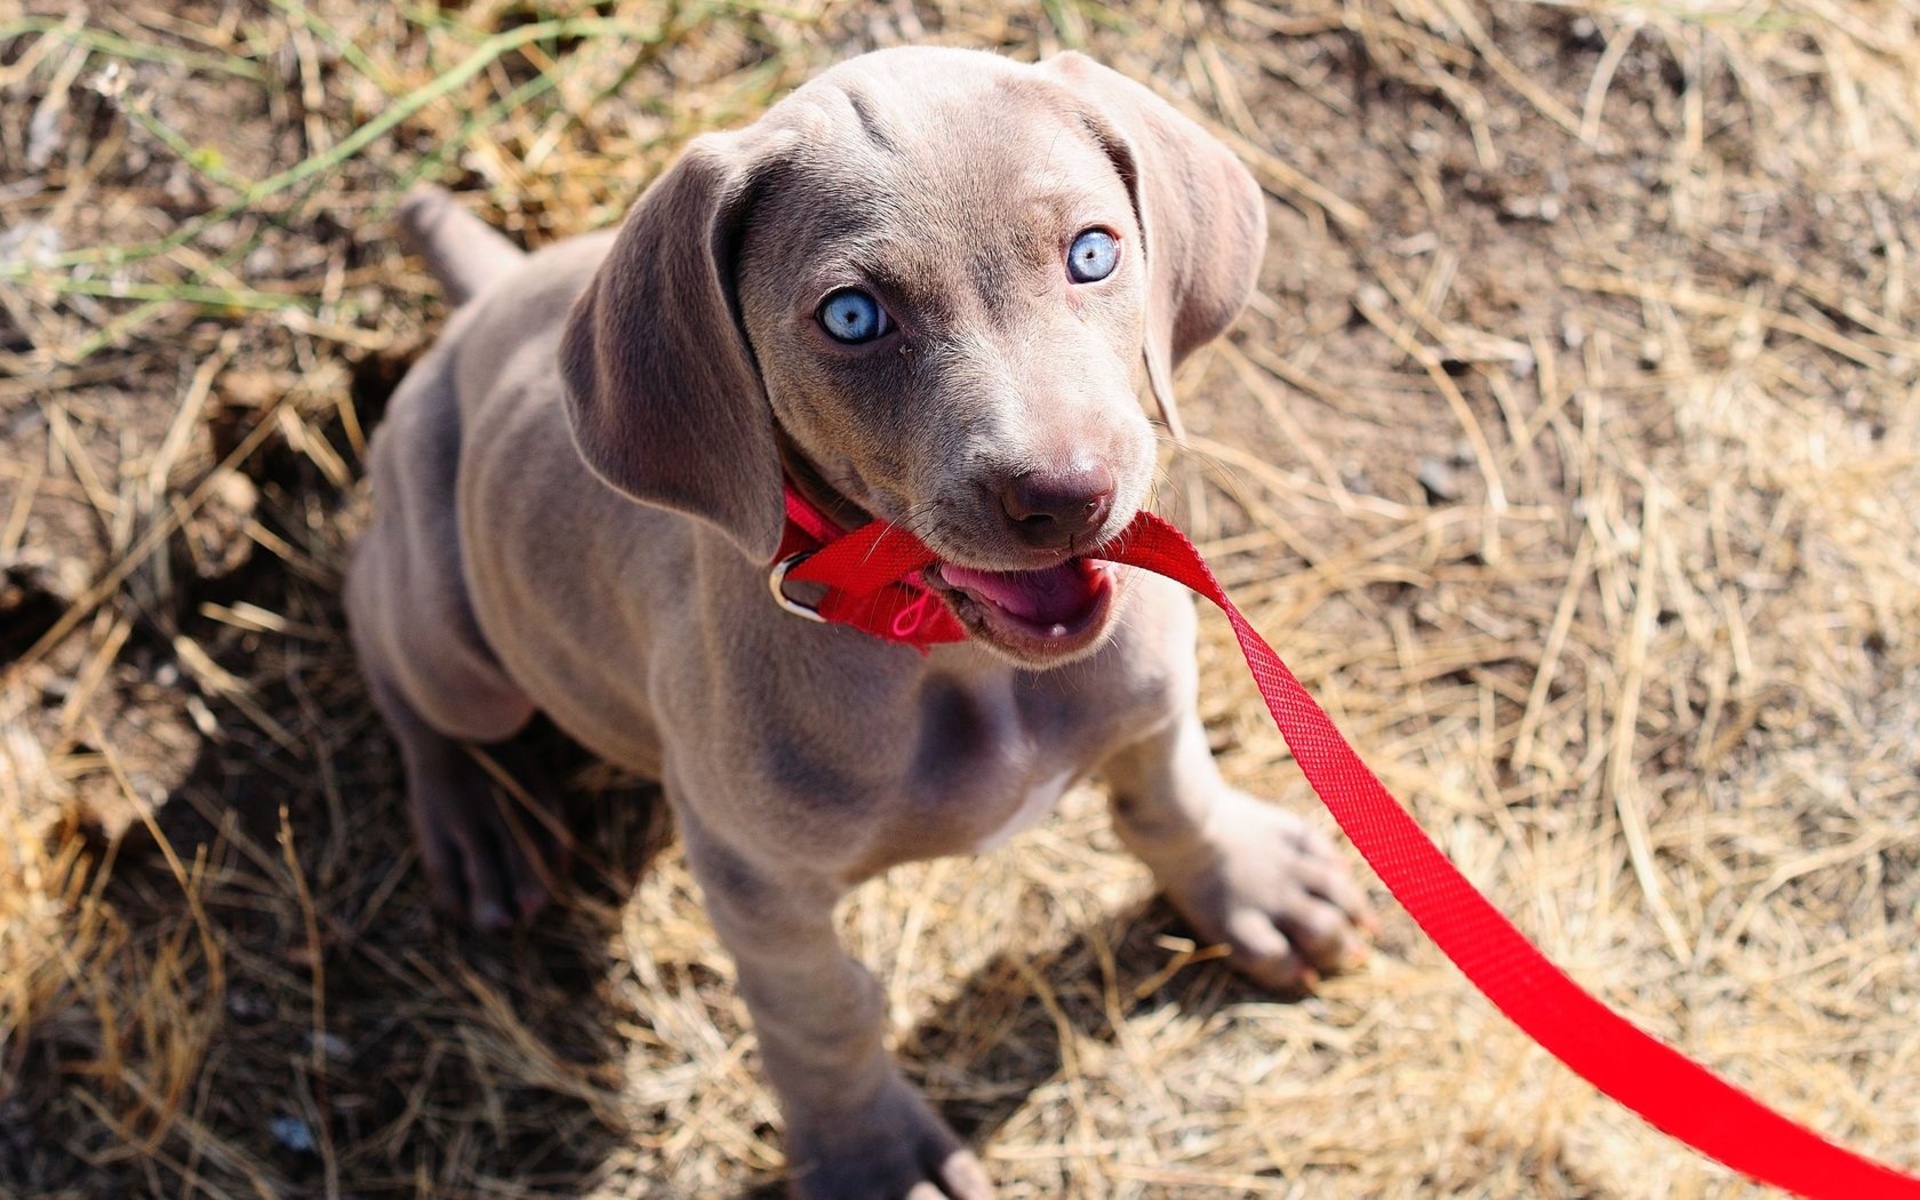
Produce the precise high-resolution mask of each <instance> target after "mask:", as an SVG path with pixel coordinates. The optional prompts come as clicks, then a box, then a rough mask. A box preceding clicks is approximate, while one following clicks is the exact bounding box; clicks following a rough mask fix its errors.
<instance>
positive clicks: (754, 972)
mask: <svg viewBox="0 0 1920 1200" xmlns="http://www.w3.org/2000/svg"><path fill="white" fill-rule="evenodd" d="M687 858H688V862H689V864H690V865H691V867H692V869H693V874H694V877H695V878H696V879H698V880H699V882H700V886H701V888H702V890H703V891H704V892H705V893H706V903H707V912H708V914H709V915H710V916H711V918H712V920H713V924H714V929H715V930H716V931H717V932H718V933H719V935H720V940H721V941H723V942H724V943H726V946H727V949H728V951H729V952H730V953H732V955H733V958H734V962H735V963H736V965H737V966H738V968H739V985H740V994H741V996H742V998H744V999H745V1000H746V1002H747V1009H748V1011H749V1012H750V1013H751V1014H752V1016H753V1025H754V1030H755V1032H756V1033H757V1034H758V1036H759V1039H760V1056H761V1059H762V1061H763V1062H764V1063H765V1065H766V1073H767V1077H768V1079H769V1080H770V1081H771V1082H772V1084H773V1087H774V1091H775V1092H776V1094H777V1095H778V1096H779V1098H780V1107H781V1111H782V1112H783V1113H784V1114H785V1116H786V1123H787V1161H788V1172H789V1181H790V1182H789V1187H790V1189H791V1191H792V1193H793V1194H794V1195H795V1196H798V1197H803V1198H804V1200H841V1198H843V1197H874V1198H879V1197H886V1198H889V1200H892V1198H899V1197H908V1198H911V1200H937V1198H939V1197H951V1198H953V1200H987V1198H988V1197H990V1196H991V1195H992V1188H991V1187H990V1186H989V1184H988V1182H987V1176H986V1172H985V1170H984V1169H983V1168H982V1167H981V1166H980V1162H979V1160H978V1159H977V1158H975V1157H974V1155H973V1154H972V1152H970V1151H969V1150H967V1148H966V1147H965V1146H964V1145H962V1144H961V1142H960V1139H959V1138H958V1137H956V1136H955V1135H954V1133H953V1131H952V1130H951V1129H949V1128H947V1125H946V1123H945V1122H944V1121H942V1120H941V1119H940V1117H939V1116H937V1115H936V1114H935V1113H934V1112H933V1110H932V1109H931V1108H929V1107H928V1106H927V1103H926V1101H925V1100H923V1099H922V1098H921V1097H920V1095H919V1093H918V1092H917V1091H915V1090H914V1088H913V1086H912V1085H911V1084H909V1083H908V1082H907V1081H906V1080H905V1079H904V1078H902V1077H901V1075H900V1071H899V1068H898V1067H897V1066H896V1065H895V1064H894V1061H893V1056H892V1055H891V1054H889V1053H888V1052H887V1049H886V1046H885V1045H884V1044H883V1041H882V1033H883V1016H884V1011H885V1010H884V1006H883V1003H882V999H881V991H880V987H879V985H878V983H877V982H876V981H875V980H874V978H873V976H872V974H871V973H869V972H868V971H867V969H866V968H865V967H863V966H861V965H860V964H859V963H856V962H854V961H853V959H851V958H849V957H848V956H847V954H846V952H845V951H844V950H843V949H842V948H841V945H840V939H839V936H838V935H837V934H836V933H835V932H834V928H833V908H834V905H835V904H836V903H837V902H838V901H839V899H840V896H841V895H842V889H841V888H840V887H839V885H838V884H836V883H834V882H833V881H831V880H829V879H827V878H825V877H824V876H822V875H819V874H817V873H814V872H812V871H810V870H808V869H796V870H791V871H778V870H770V869H768V868H766V867H764V866H762V865H758V864H751V863H749V862H747V861H746V859H744V858H743V857H742V856H740V855H738V854H735V853H734V852H732V851H731V850H729V849H728V848H727V847H725V846H723V845H720V844H719V843H717V842H716V841H714V840H712V839H711V838H709V837H705V836H702V835H701V834H700V832H699V831H698V830H697V829H694V828H689V829H688V832H687Z"/></svg>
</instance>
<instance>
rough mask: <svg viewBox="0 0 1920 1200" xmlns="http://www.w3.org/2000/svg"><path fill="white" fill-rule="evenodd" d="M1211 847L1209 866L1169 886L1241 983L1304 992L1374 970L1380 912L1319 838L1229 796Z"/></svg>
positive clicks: (1294, 819)
mask: <svg viewBox="0 0 1920 1200" xmlns="http://www.w3.org/2000/svg"><path fill="white" fill-rule="evenodd" d="M1207 841H1208V844H1209V848H1210V850H1211V851H1212V853H1211V854H1209V855H1207V856H1205V858H1204V859H1203V860H1202V861H1203V863H1204V865H1202V866H1199V867H1196V868H1194V869H1193V870H1191V871H1190V872H1189V873H1188V875H1187V876H1186V877H1184V878H1179V879H1167V878H1164V877H1163V878H1162V879H1161V883H1162V885H1163V886H1164V887H1165V888H1166V890H1167V896H1168V898H1169V899H1170V900H1172V901H1173V905H1174V907H1175V908H1177V909H1179V910H1180V912H1181V914H1182V915H1183V916H1185V917H1186V918H1187V920H1188V921H1189V922H1190V923H1191V924H1192V925H1193V927H1194V931H1195V932H1196V933H1198V934H1199V935H1200V936H1201V937H1202V938H1203V939H1206V940H1210V941H1213V942H1216V943H1225V944H1226V945H1228V946H1230V947H1231V948H1232V950H1233V954H1232V957H1231V958H1230V959H1229V961H1230V962H1231V963H1232V964H1233V966H1234V967H1236V968H1238V969H1239V970H1240V971H1241V973H1243V974H1245V975H1246V976H1248V977H1249V978H1251V979H1252V980H1253V981H1254V982H1256V983H1259V984H1261V985H1263V986H1265V987H1270V988H1273V989H1275V990H1278V991H1288V992H1297V991H1303V990H1306V989H1310V988H1312V987H1313V986H1314V984H1316V983H1318V982H1319V981H1320V978H1321V977H1322V976H1323V975H1327V974H1330V973H1333V972H1336V971H1340V970H1343V969H1347V968H1350V967H1355V966H1358V965H1359V964H1360V963H1361V962H1363V961H1365V959H1366V955H1367V936H1368V935H1369V934H1371V933H1372V932H1373V931H1374V929H1375V922H1374V916H1373V908H1372V906H1371V905H1370V904H1368V903H1367V897H1366V893H1365V892H1363V891H1362V890H1361V888H1360V886H1359V884H1357V883H1355V882H1354V879H1353V874H1352V872H1351V871H1350V870H1349V869H1348V866H1347V862H1346V860H1345V858H1344V857H1342V856H1341V855H1340V853H1339V852H1338V851H1337V850H1335V849H1334V846H1333V843H1332V842H1331V841H1329V840H1328V839H1327V837H1326V836H1325V835H1324V834H1322V833H1321V832H1320V831H1319V830H1317V829H1315V828H1314V827H1312V826H1311V825H1308V824H1307V823H1306V822H1305V821H1304V820H1302V819H1301V818H1300V817H1298V816H1295V815H1294V814H1293V813H1290V812H1286V811H1284V810H1282V809H1278V808H1275V807H1273V806H1272V805H1270V804H1265V803H1262V802H1261V801H1258V800H1255V799H1253V798H1252V797H1250V796H1247V795H1244V794H1242V793H1240V792H1228V793H1226V794H1224V795H1222V796H1221V798H1220V799H1219V800H1218V802H1217V803H1216V805H1215V808H1214V811H1213V813H1212V814H1211V818H1210V820H1209V822H1208V827H1207Z"/></svg>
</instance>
